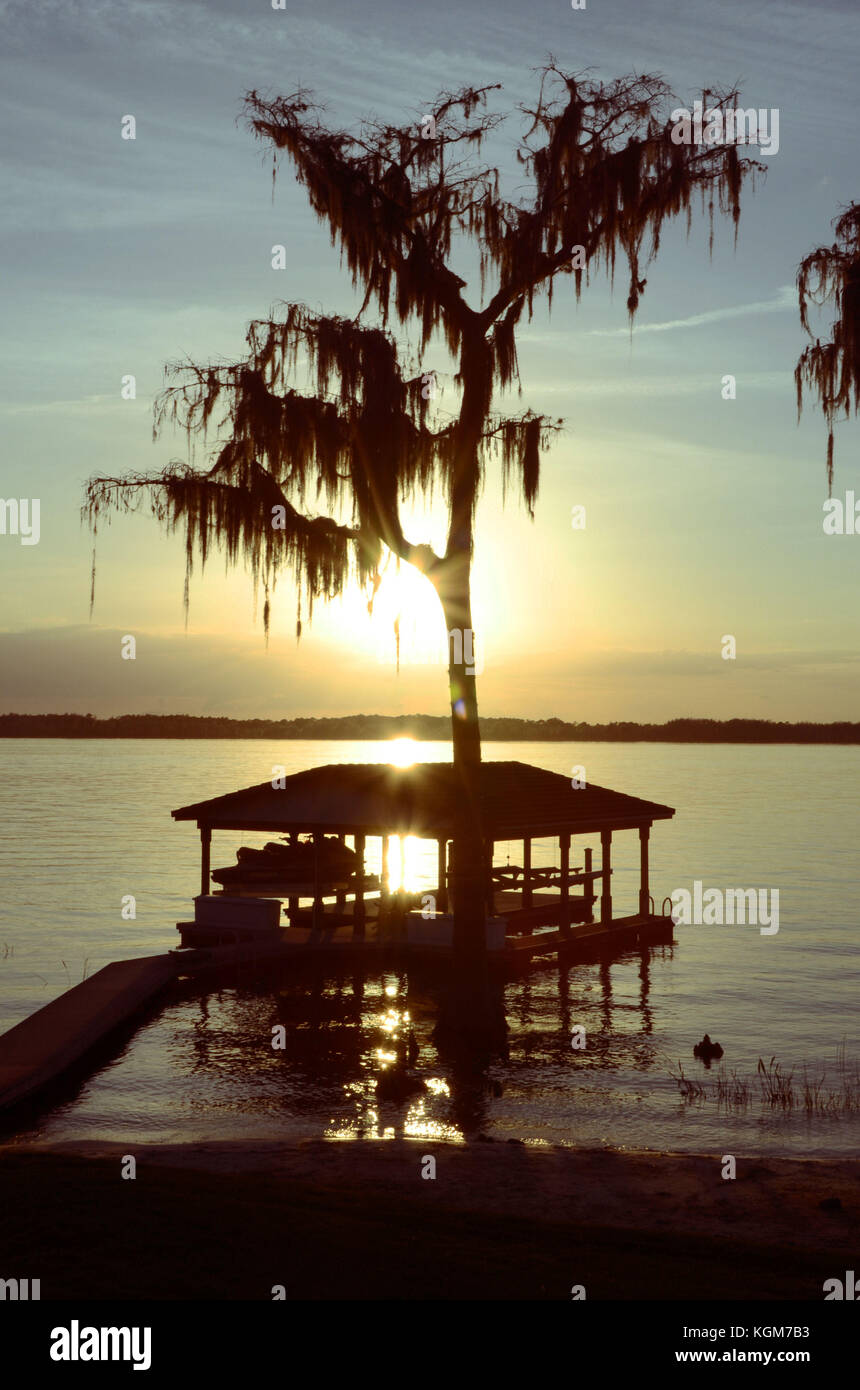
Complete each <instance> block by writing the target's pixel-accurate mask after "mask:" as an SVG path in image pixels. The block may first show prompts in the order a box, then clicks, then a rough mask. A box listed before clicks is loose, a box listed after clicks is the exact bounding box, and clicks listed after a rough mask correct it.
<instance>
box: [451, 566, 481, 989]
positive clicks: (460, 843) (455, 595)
mask: <svg viewBox="0 0 860 1390" xmlns="http://www.w3.org/2000/svg"><path fill="white" fill-rule="evenodd" d="M458 568H459V576H458V578H459V583H457V584H456V587H455V586H453V585H452V586H449V585H446V590H447V592H446V594H445V598H444V609H445V625H446V627H447V629H448V651H449V663H448V678H449V685H450V694H451V735H452V742H453V748H454V774H455V783H456V788H457V791H456V797H457V800H456V808H455V818H454V835H453V844H452V856H451V899H452V906H453V913H454V971H455V975H456V977H457V978H458V979H459V980H460V981H461V983H462V985H463V987H464V990H465V992H466V993H467V994H468V993H469V992H470V991H471V990H472V989H479V988H480V987H481V985H482V983H483V982H484V981H485V979H486V973H487V943H486V873H485V865H484V833H483V823H482V816H481V785H480V778H481V733H480V727H479V724H478V693H477V683H476V679H475V660H476V652H475V638H474V633H473V630H472V604H471V593H470V584H469V567H468V565H467V564H464V565H462V566H460V567H458Z"/></svg>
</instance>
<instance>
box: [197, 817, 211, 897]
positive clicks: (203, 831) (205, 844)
mask: <svg viewBox="0 0 860 1390" xmlns="http://www.w3.org/2000/svg"><path fill="white" fill-rule="evenodd" d="M211 849H212V828H211V826H208V825H201V827H200V895H201V897H204V898H205V897H207V896H208V893H209V868H210V855H211Z"/></svg>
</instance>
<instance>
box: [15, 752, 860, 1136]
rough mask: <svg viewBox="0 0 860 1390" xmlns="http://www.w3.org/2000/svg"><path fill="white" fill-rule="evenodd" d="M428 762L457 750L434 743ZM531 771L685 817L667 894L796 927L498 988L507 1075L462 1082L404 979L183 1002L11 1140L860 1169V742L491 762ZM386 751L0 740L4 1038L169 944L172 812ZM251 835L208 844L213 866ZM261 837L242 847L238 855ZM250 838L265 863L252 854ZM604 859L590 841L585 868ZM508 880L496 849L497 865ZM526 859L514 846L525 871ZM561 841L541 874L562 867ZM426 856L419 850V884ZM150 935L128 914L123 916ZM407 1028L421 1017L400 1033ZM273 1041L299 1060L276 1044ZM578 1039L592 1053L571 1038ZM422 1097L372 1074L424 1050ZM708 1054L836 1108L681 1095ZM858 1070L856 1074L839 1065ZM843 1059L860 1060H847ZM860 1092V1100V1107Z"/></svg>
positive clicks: (184, 864)
mask: <svg viewBox="0 0 860 1390" xmlns="http://www.w3.org/2000/svg"><path fill="white" fill-rule="evenodd" d="M415 756H416V757H417V758H420V759H426V760H439V759H444V758H446V757H447V756H449V749H448V746H447V745H445V744H432V743H425V744H418V745H416V747H415ZM484 756H485V758H487V759H517V760H520V761H523V762H530V763H533V764H536V765H538V766H540V767H543V768H547V769H549V770H550V771H553V772H560V773H563V774H565V775H566V776H570V773H571V769H572V767H573V766H574V765H575V764H584V765H585V767H586V772H587V777H588V780H589V781H591V782H596V783H599V784H600V785H603V786H609V787H613V788H616V789H617V790H619V791H624V792H629V793H632V794H634V795H638V796H645V797H650V798H652V799H654V800H657V801H662V802H666V803H668V804H669V805H671V806H674V807H675V808H676V816H675V819H674V820H673V821H670V822H658V823H657V824H656V825H655V826H654V828H653V831H652V837H651V884H652V893H653V895H654V897H655V898H656V900H657V903H658V905H659V903H660V901H661V899H662V898H663V897H664V895H667V894H669V893H671V892H672V891H673V890H674V889H677V888H684V887H686V888H692V884H693V881H694V880H696V879H698V880H700V881H701V882H703V884H704V885H705V887H706V888H707V887H719V888H727V887H734V888H765V889H767V890H773V889H778V891H779V931H778V932H777V933H775V934H771V935H762V934H761V933H760V931H759V930H758V928H756V927H754V926H688V927H683V926H679V927H678V928H677V929H676V932H675V937H676V940H675V944H674V945H673V946H664V947H659V948H652V949H650V950H648V951H645V952H639V951H633V952H629V953H627V954H625V955H622V956H620V957H618V958H617V959H613V960H612V961H611V963H609V964H606V963H604V964H576V965H573V966H571V967H569V968H565V969H563V970H560V969H559V967H558V965H548V966H546V967H543V968H540V969H537V970H535V971H533V972H532V973H530V974H528V975H527V976H525V977H522V978H520V979H519V980H517V981H515V982H513V983H511V984H509V985H507V986H506V987H505V991H504V1001H505V1011H506V1016H507V1022H508V1030H509V1032H508V1047H507V1055H506V1056H504V1057H498V1058H495V1059H493V1060H491V1062H490V1063H489V1065H488V1066H487V1067H486V1068H485V1069H484V1070H473V1071H468V1070H467V1072H466V1073H465V1074H464V1072H463V1070H462V1067H459V1066H457V1065H455V1064H454V1063H453V1062H451V1061H450V1059H448V1058H446V1057H445V1056H444V1055H442V1056H440V1054H439V1053H438V1052H437V1050H436V1047H435V1046H434V1043H433V1040H432V1037H431V1034H432V1030H433V1026H434V1023H435V1017H436V1002H437V1001H436V999H435V997H434V996H433V993H432V991H430V990H428V987H427V986H426V984H423V983H419V982H418V981H416V980H412V981H410V978H409V972H408V971H404V972H397V973H391V972H386V973H377V974H369V975H365V976H364V977H363V979H360V978H354V977H353V976H352V975H351V974H348V975H346V976H344V977H343V978H339V979H338V978H325V977H316V976H314V977H305V978H303V979H301V980H300V981H299V980H297V981H295V982H290V981H288V980H286V981H285V979H284V978H280V979H279V980H278V982H277V983H276V984H274V983H273V984H271V985H268V986H266V985H263V986H261V985H256V986H253V987H251V986H247V985H242V986H241V987H238V988H220V989H218V990H214V991H211V992H209V993H208V994H201V993H200V992H198V991H196V990H192V991H190V992H189V994H188V996H187V997H184V998H177V999H171V1000H170V1001H169V1002H168V1003H167V1004H166V1005H165V1007H163V1008H162V1009H161V1010H160V1011H158V1012H157V1014H156V1015H155V1016H154V1017H152V1018H151V1019H150V1020H149V1021H147V1022H145V1024H144V1025H143V1026H142V1027H141V1028H140V1029H139V1030H138V1031H137V1032H136V1033H135V1034H134V1036H133V1037H131V1039H130V1040H129V1041H128V1042H127V1044H126V1045H125V1046H124V1048H123V1049H122V1050H121V1051H120V1052H119V1053H118V1054H117V1055H115V1056H114V1057H113V1059H112V1060H110V1061H109V1062H107V1063H106V1064H103V1065H101V1066H100V1068H99V1069H98V1070H97V1071H96V1072H95V1073H94V1074H93V1075H91V1076H89V1078H88V1079H87V1080H86V1081H85V1082H83V1083H82V1084H81V1085H80V1086H79V1087H78V1088H77V1090H76V1091H73V1092H71V1093H70V1094H69V1095H68V1097H67V1098H66V1099H64V1100H63V1102H62V1103H61V1104H59V1105H58V1106H56V1107H55V1108H54V1109H53V1110H51V1111H49V1112H47V1113H43V1114H41V1115H40V1116H39V1118H38V1119H37V1120H35V1121H34V1122H33V1124H32V1127H31V1128H29V1129H28V1130H27V1131H26V1134H21V1135H20V1136H19V1137H20V1138H22V1139H23V1138H34V1137H37V1136H39V1137H43V1138H45V1139H48V1140H59V1139H72V1138H87V1139H94V1138H101V1139H110V1140H117V1141H120V1142H126V1141H129V1142H130V1141H131V1140H137V1141H138V1142H145V1141H153V1142H155V1141H161V1142H168V1141H179V1140H191V1139H234V1138H241V1137H260V1138H281V1139H291V1138H302V1137H322V1136H328V1137H331V1138H343V1139H347V1138H353V1137H373V1138H378V1137H382V1136H385V1135H408V1136H414V1137H416V1138H418V1137H424V1136H426V1137H428V1138H432V1137H433V1136H439V1137H443V1136H444V1137H448V1138H460V1137H466V1138H474V1137H476V1135H477V1134H478V1133H482V1134H486V1135H489V1136H491V1137H493V1138H495V1139H508V1138H518V1139H523V1140H525V1141H526V1142H533V1143H540V1142H546V1143H561V1144H586V1145H601V1144H611V1145H614V1146H618V1147H634V1148H654V1149H673V1150H687V1151H707V1152H719V1153H730V1152H735V1153H754V1152H771V1153H776V1152H783V1153H788V1154H792V1155H796V1156H803V1155H807V1156H827V1155H847V1154H853V1153H856V1151H857V1144H858V1111H857V1110H856V1109H854V1110H851V1109H846V1108H845V1104H844V1101H845V1097H846V1095H847V1094H848V1088H849V1087H850V1085H851V1078H852V1077H853V1078H854V1083H855V1086H856V1077H857V1068H856V1059H857V1058H858V1055H860V1049H858V1026H857V1025H858V1013H857V948H858V935H860V932H858V892H857V890H858V877H860V876H858V867H857V834H858V827H860V815H859V814H858V813H860V748H843V747H840V748H837V747H832V748H830V747H815V748H810V747H788V746H786V747H755V746H701V745H696V746H679V745H667V744H603V743H586V744H579V745H576V746H574V745H571V744H564V743H552V744H535V743H523V744H514V743H505V744H492V743H490V744H487V745H485V749H484ZM388 757H389V747H388V745H385V744H382V743H356V742H352V743H332V742H319V743H314V742H286V743H277V742H274V741H272V742H269V741H258V740H242V741H228V740H224V741H221V740H218V741H204V740H200V741H171V740H164V741H161V740H159V741H149V740H147V741H135V740H128V741H125V740H123V741H80V742H78V741H67V740H59V739H58V740H54V739H51V740H48V739H45V740H41V739H34V740H5V741H3V743H2V744H0V758H2V762H3V778H2V793H0V814H2V821H3V827H4V833H3V839H2V847H0V883H2V895H0V1029H5V1028H8V1027H11V1026H12V1025H13V1024H14V1023H16V1022H18V1021H19V1020H20V1019H22V1018H24V1017H26V1016H27V1015H28V1014H30V1013H32V1012H33V1011H34V1010H36V1009H38V1008H39V1007H41V1006H42V1005H43V1004H45V1003H47V1002H48V1001H49V1000H50V999H52V998H54V997H55V996H56V995H57V994H59V993H61V992H62V990H64V989H66V988H67V987H68V986H69V985H70V984H75V983H77V982H78V981H79V980H80V979H81V978H82V977H83V975H84V974H85V973H86V974H91V973H92V972H93V971H95V970H97V969H99V968H100V967H101V966H102V965H105V964H107V963H108V962H109V961H111V960H117V959H122V958H128V957H132V956H140V955H150V954H153V953H154V952H157V951H161V950H165V949H168V948H171V947H173V946H175V945H176V944H177V933H176V930H175V924H176V923H177V922H178V921H180V920H182V919H186V918H187V917H188V916H189V915H190V905H191V899H192V897H193V895H194V893H195V892H197V891H198V883H199V840H198V836H197V832H196V829H195V828H194V826H193V825H192V824H181V825H176V824H174V823H173V822H172V821H171V819H170V811H171V809H172V808H174V807H177V806H181V805H184V804H187V803H188V802H191V801H198V800H202V799H204V798H205V797H209V796H215V795H218V794H220V793H223V792H226V791H232V790H234V789H236V788H238V787H243V786H248V785H251V784H253V783H257V782H262V781H264V780H267V779H268V778H270V777H271V775H272V771H271V770H272V768H273V767H274V766H276V765H281V766H284V767H285V768H286V770H287V772H295V771H299V770H301V769H303V768H306V767H311V766H315V765H318V764H321V763H338V762H369V761H386V760H387V759H388ZM241 838H242V837H239V836H230V835H228V834H223V835H216V836H215V840H214V844H213V859H212V863H213V867H217V866H219V865H223V864H228V863H231V862H233V857H234V850H235V848H236V847H237V846H238V844H239V843H240V842H241ZM245 839H249V837H247V836H246V837H245ZM253 842H261V840H259V839H258V840H256V841H253ZM587 843H590V841H588V840H584V841H579V840H577V841H575V842H574V845H575V854H574V859H575V862H577V863H581V862H582V861H581V849H582V845H583V844H587ZM498 850H499V853H500V857H501V862H502V863H504V862H505V857H506V847H505V846H499V847H498ZM519 850H520V847H519V846H517V845H515V844H512V845H511V846H510V861H511V863H517V862H520V852H519ZM556 854H557V850H556V848H555V847H554V846H553V845H552V844H551V842H546V843H545V844H542V845H541V846H540V847H539V848H538V851H537V852H536V854H535V861H536V862H537V863H552V862H557V859H554V856H555V855H556ZM434 855H435V847H433V846H430V847H429V848H428V851H427V854H426V856H423V855H422V853H421V852H420V851H419V852H417V853H416V852H415V851H414V850H413V852H412V853H411V857H410V860H409V873H410V875H411V880H412V882H413V883H414V884H415V885H417V886H419V887H420V886H422V885H423V884H424V883H426V884H427V885H430V884H431V883H432V882H433V873H434V868H435V860H434ZM613 868H614V870H615V873H614V876H613V903H614V907H615V910H616V913H619V912H621V911H622V910H625V909H626V910H629V911H634V910H635V908H636V901H637V889H638V838H637V836H636V834H635V832H626V833H620V834H618V835H617V836H616V837H615V839H614V841H613ZM128 894H133V895H134V897H135V899H136V912H137V915H136V918H135V919H134V920H131V921H125V920H123V919H122V916H121V904H122V899H123V897H124V895H128ZM406 1015H408V1018H407V1017H406ZM275 1024H283V1025H284V1026H285V1028H286V1031H287V1046H286V1049H285V1050H284V1051H274V1050H273V1049H272V1047H271V1030H272V1027H273V1026H274V1025H275ZM575 1024H581V1025H582V1026H584V1028H585V1029H586V1039H587V1046H586V1048H585V1050H584V1051H574V1050H573V1049H572V1047H571V1044H570V1038H571V1031H572V1029H573V1027H574V1025H575ZM409 1027H411V1028H412V1029H413V1030H414V1034H415V1037H416V1040H417V1042H418V1045H419V1049H420V1052H419V1056H418V1060H417V1063H416V1069H415V1070H416V1073H417V1076H418V1079H419V1082H420V1090H418V1091H417V1092H416V1094H415V1095H414V1096H412V1097H409V1098H407V1099H406V1100H404V1101H401V1102H400V1103H394V1102H392V1101H387V1100H386V1101H383V1100H380V1098H379V1095H378V1093H377V1085H376V1078H377V1077H378V1075H379V1070H380V1067H381V1066H382V1065H383V1064H384V1061H385V1057H386V1054H387V1053H390V1051H391V1048H392V1039H393V1037H394V1036H395V1035H396V1034H398V1033H401V1034H402V1033H403V1032H405V1030H406V1029H407V1028H409ZM705 1032H708V1033H710V1034H711V1036H712V1037H714V1038H717V1039H718V1040H719V1041H720V1042H721V1044H722V1045H723V1047H724V1049H725V1057H724V1061H723V1064H722V1074H724V1075H725V1076H728V1075H729V1074H730V1073H731V1072H736V1073H737V1074H738V1076H740V1077H743V1078H748V1077H753V1078H754V1076H755V1069H756V1065H757V1062H758V1059H759V1058H760V1057H762V1058H764V1059H765V1060H769V1059H770V1058H771V1057H775V1058H776V1059H777V1060H778V1062H779V1063H780V1064H781V1066H782V1068H783V1070H784V1071H786V1072H792V1073H793V1086H794V1089H795V1095H796V1096H799V1094H800V1088H801V1087H802V1080H803V1075H804V1071H805V1074H806V1076H807V1077H808V1078H810V1079H819V1078H821V1077H824V1090H825V1091H830V1092H832V1093H833V1101H832V1104H831V1106H830V1107H829V1109H828V1110H827V1112H826V1113H821V1112H820V1111H818V1110H816V1111H812V1112H810V1111H808V1110H807V1109H806V1108H805V1107H804V1106H803V1104H802V1103H801V1104H800V1105H799V1106H796V1107H795V1108H794V1109H793V1110H791V1111H789V1112H784V1111H782V1110H779V1111H775V1110H774V1109H773V1108H772V1107H770V1106H768V1105H762V1104H761V1103H760V1100H759V1093H758V1088H757V1086H756V1085H755V1084H753V1086H752V1088H751V1089H750V1091H749V1093H748V1097H747V1103H746V1104H741V1105H738V1106H734V1107H731V1108H728V1109H727V1108H726V1106H725V1105H721V1104H720V1103H719V1101H718V1099H717V1098H716V1097H715V1096H714V1095H713V1094H712V1093H711V1091H708V1092H706V1095H705V1096H704V1097H698V1098H694V1099H692V1100H690V1099H687V1100H685V1099H684V1098H683V1097H682V1096H681V1094H680V1092H679V1087H678V1085H677V1082H676V1081H675V1080H673V1079H672V1076H671V1075H670V1073H672V1072H677V1066H678V1062H679V1061H680V1062H681V1064H682V1066H683V1068H684V1072H685V1073H686V1075H687V1076H689V1077H692V1078H694V1079H696V1080H698V1081H705V1082H706V1084H707V1086H708V1087H710V1088H713V1087H714V1085H715V1078H716V1077H717V1076H718V1075H720V1071H719V1070H718V1069H717V1068H714V1069H712V1070H711V1072H709V1073H707V1072H705V1070H704V1068H703V1067H702V1065H701V1064H700V1063H699V1062H697V1061H695V1060H694V1058H693V1056H692V1047H693V1044H694V1043H695V1042H696V1041H698V1039H699V1038H701V1036H702V1034H703V1033H705ZM843 1048H844V1054H845V1055H844V1056H843V1057H842V1058H841V1059H840V1050H841V1049H843ZM846 1058H847V1060H846ZM855 1094H856V1090H855Z"/></svg>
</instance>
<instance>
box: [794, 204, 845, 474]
mask: <svg viewBox="0 0 860 1390" xmlns="http://www.w3.org/2000/svg"><path fill="white" fill-rule="evenodd" d="M833 230H834V232H835V235H836V240H835V241H834V242H833V244H832V245H831V246H819V247H818V248H817V249H816V250H815V251H811V252H810V254H809V255H808V256H806V257H805V258H804V259H803V260H802V261H801V263H800V267H799V269H798V272H797V291H798V300H799V305H800V322H801V324H802V325H803V327H804V329H805V330H806V332H807V333H808V334H809V336H810V338H811V339H813V341H812V342H811V343H809V344H808V345H807V346H806V347H805V348H804V350H803V352H802V353H801V356H800V358H799V360H798V363H797V367H796V368H795V372H794V380H795V387H796V391H797V414H798V418H799V417H800V414H801V411H802V409H803V393H804V388H805V389H806V390H811V391H813V392H814V394H815V395H816V396H817V398H818V403H819V405H820V406H821V410H822V412H823V414H824V419H825V422H826V424H827V455H826V470H827V487H828V491H829V490H830V489H831V488H832V486H833V449H834V437H833V431H834V427H835V424H836V421H837V420H838V419H839V418H846V419H847V417H848V416H849V415H850V414H851V413H852V412H853V413H854V414H855V415H856V414H857V413H858V412H860V203H853V204H851V206H850V207H848V208H846V209H845V211H844V212H843V213H841V214H840V215H839V216H838V217H837V218H835V220H834V222H833ZM828 303H829V304H831V305H832V306H833V307H834V308H835V310H836V318H835V320H834V322H833V325H832V327H831V330H830V340H829V341H828V342H824V343H822V342H821V340H820V338H815V337H814V335H813V332H812V328H811V327H810V323H809V308H810V305H811V304H814V305H817V306H823V305H825V304H828Z"/></svg>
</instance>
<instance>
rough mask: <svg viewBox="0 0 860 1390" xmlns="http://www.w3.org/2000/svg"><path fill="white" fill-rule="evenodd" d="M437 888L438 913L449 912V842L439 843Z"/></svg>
mask: <svg viewBox="0 0 860 1390" xmlns="http://www.w3.org/2000/svg"><path fill="white" fill-rule="evenodd" d="M437 878H438V884H437V887H436V911H437V912H447V911H448V841H447V840H440V841H439V871H438V874H437Z"/></svg>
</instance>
